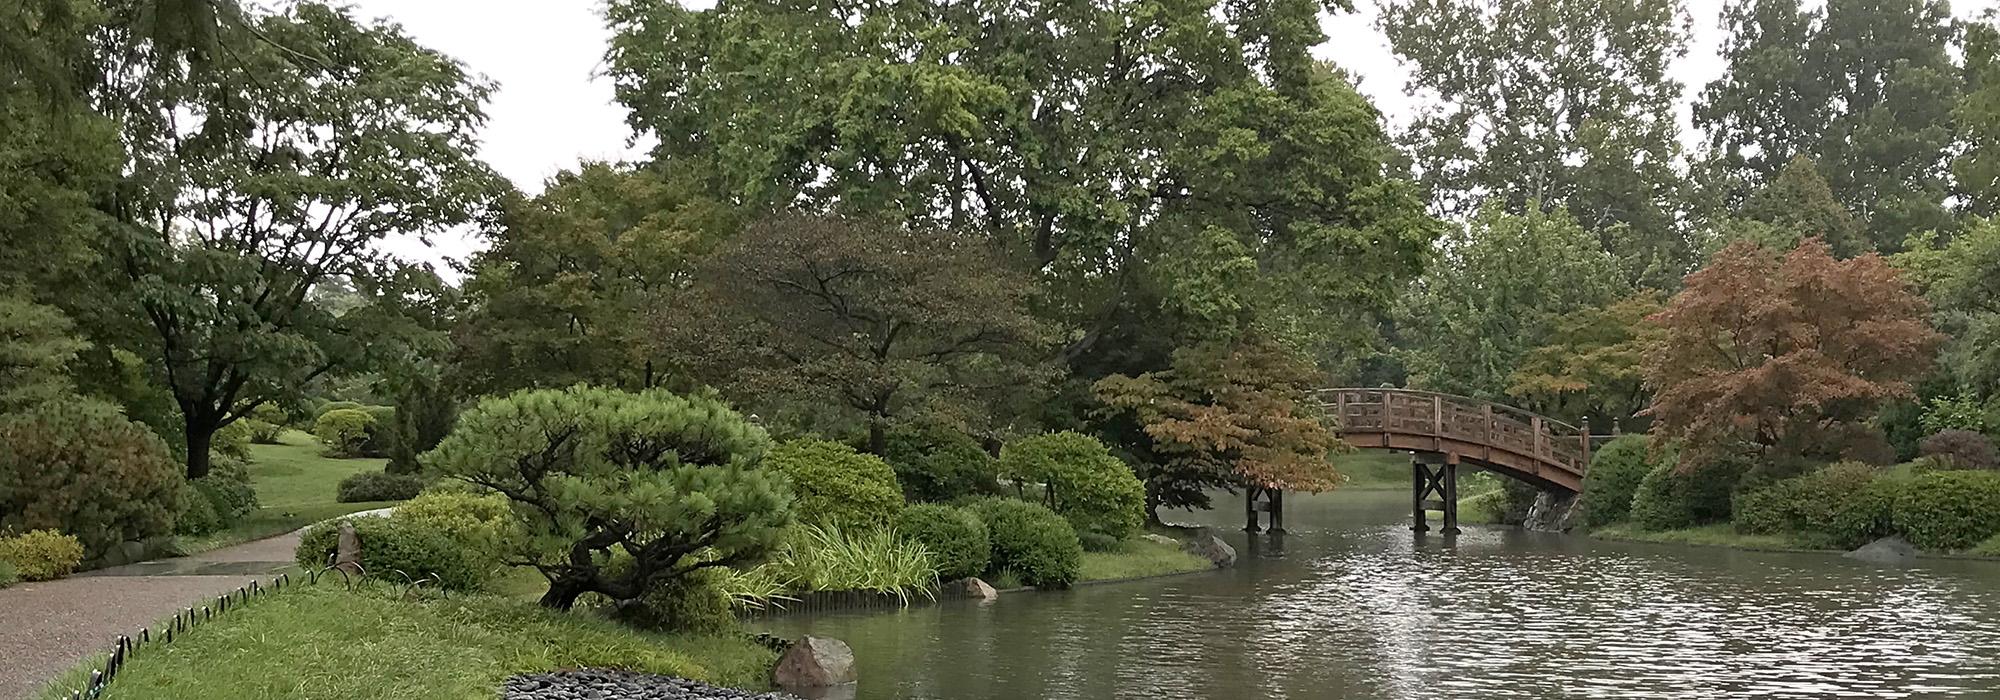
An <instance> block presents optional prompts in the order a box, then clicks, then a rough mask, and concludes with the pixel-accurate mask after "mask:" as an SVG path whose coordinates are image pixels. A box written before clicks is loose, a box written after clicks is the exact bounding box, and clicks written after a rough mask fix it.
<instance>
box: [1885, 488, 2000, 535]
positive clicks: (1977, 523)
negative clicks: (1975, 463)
mask: <svg viewBox="0 0 2000 700" xmlns="http://www.w3.org/2000/svg"><path fill="white" fill-rule="evenodd" d="M1890 518H1891V520H1892V521H1893V522H1894V524H1895V527H1896V530H1897V531H1898V532H1900V533H1902V534H1903V536H1904V537H1906V538H1908V539H1909V540H1910V543H1911V544H1914V545H1916V546H1918V547H1920V548H1922V549H1927V550H1931V551H1956V550H1960V549H1967V548H1970V547H1972V546H1973V545H1977V544H1979V543H1981V542H1983V541H1985V540H1986V539H1987V538H1989V537H1992V536H1993V535H1994V534H1996V533H2000V472H1993V471H1944V472H1930V473H1928V474H1919V475H1917V476H1914V477H1911V478H1910V479H1909V480H1908V481H1907V482H1905V483H1904V484H1902V488H1901V489H1899V491H1898V492H1897V494H1896V497H1895V506H1894V512H1893V513H1892V514H1891V516H1890Z"/></svg>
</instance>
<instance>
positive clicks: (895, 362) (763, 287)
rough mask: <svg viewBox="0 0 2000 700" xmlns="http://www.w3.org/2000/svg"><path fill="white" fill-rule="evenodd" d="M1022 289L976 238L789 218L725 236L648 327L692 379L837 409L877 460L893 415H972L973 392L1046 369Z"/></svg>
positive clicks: (770, 401)
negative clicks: (860, 430) (864, 436)
mask: <svg viewBox="0 0 2000 700" xmlns="http://www.w3.org/2000/svg"><path fill="white" fill-rule="evenodd" d="M1029 289H1030V287H1029V284H1028V282H1027V279H1026V277H1025V276H1024V275H1022V274H1020V273H1019V272H1017V271H1015V270H1012V269H1010V268H1009V266H1008V264H1007V263H1006V262H1005V261H1003V260H1001V259H1000V258H998V257H997V256H995V255H994V254H993V253H992V250H991V248H989V244H988V243H987V241H986V240H985V239H983V238H979V237H972V236H963V235H955V234H951V233H944V232H935V231H923V230H917V229H909V228H903V227H896V226H889V225H878V224H870V223H865V222H860V221H852V220H844V219H838V218H825V217H818V216H812V215H802V214H793V215H785V216H780V217H777V218H772V219H769V220H766V221H763V222H760V223H757V224H755V225H752V226H750V227H749V228H748V229H746V230H745V231H744V232H743V233H741V234H739V235H737V236H736V237H735V238H733V239H732V240H730V241H729V242H728V243H727V244H726V245H725V246H723V248H722V249H720V250H718V251H717V252H716V254H715V255H713V256H711V257H710V259H708V260H706V261H705V262H704V263H703V265H702V269H701V270H700V271H699V272H698V280H697V283H696V285H695V287H694V289H692V290H691V291H690V293H688V294H686V295H683V296H682V298H681V299H680V300H679V301H678V302H677V303H674V304H672V305H669V306H665V307H662V308H661V309H660V310H659V312H658V314H657V316H656V321H655V327H656V328H657V329H659V331H660V332H661V333H662V335H663V336H665V338H666V339H667V342H668V343H670V347H673V348H675V349H677V350H679V351H681V355H682V356H683V357H686V358H690V359H689V360H688V362H689V364H690V365H692V366H693V368H694V371H695V373H696V376H698V377H703V378H713V379H715V380H718V381H719V382H720V383H721V384H722V385H724V386H727V387H731V388H734V389H736V390H737V391H738V392H739V394H740V395H742V396H745V397H750V398H752V399H754V400H755V401H754V402H755V403H758V404H761V405H763V406H773V407H779V408H782V407H784V406H785V405H786V404H790V405H793V406H796V405H799V404H802V403H809V404H810V405H811V406H812V407H813V412H815V413H821V414H826V413H835V414H839V415H842V416H844V417H846V418H848V419H849V420H850V424H852V425H859V426H862V427H864V428H865V429H866V430H867V432H868V450H869V452H872V453H874V454H876V455H878V456H879V455H881V454H883V451H884V448H885V447H886V443H885V440H886V435H887V430H888V428H889V427H890V426H891V425H892V424H894V423H897V422H901V421H907V420H910V419H913V418H918V417H942V418H945V419H947V420H949V421H951V422H959V423H963V422H969V421H970V422H976V421H980V420H983V419H985V418H988V417H989V416H988V415H987V412H988V407H989V406H991V405H992V402H991V401H988V400H987V399H986V397H985V396H983V394H984V393H989V392H993V391H995V390H1000V389H1005V390H1006V391H1008V392H1023V391H1031V390H1032V387H1033V386H1034V384H1035V383H1036V382H1038V381H1039V380H1041V379H1043V378H1045V377H1046V372H1044V371H1042V367H1041V366H1040V363H1041V361H1042V360H1044V359H1045V358H1046V357H1047V355H1046V353H1045V348H1046V344H1047V341H1048V337H1047V334H1046V332H1045V329H1044V328H1043V326H1042V325H1041V324H1040V323H1039V322H1037V321H1036V320H1035V318H1034V317H1033V316H1031V315H1030V314H1029V313H1028V309H1027V301H1028V293H1029Z"/></svg>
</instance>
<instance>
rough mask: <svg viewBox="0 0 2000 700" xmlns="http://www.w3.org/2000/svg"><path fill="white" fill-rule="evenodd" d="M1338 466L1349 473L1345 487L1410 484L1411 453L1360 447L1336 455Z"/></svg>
mask: <svg viewBox="0 0 2000 700" xmlns="http://www.w3.org/2000/svg"><path fill="white" fill-rule="evenodd" d="M1332 461H1333V466H1334V468H1336V469H1338V470H1340V473H1341V475H1342V476H1346V477H1347V483H1345V484H1342V485H1341V488H1343V489H1361V490H1364V491H1374V490H1386V489H1407V488H1410V455H1408V454H1407V453H1403V452H1390V451H1388V450H1357V451H1354V452H1349V453H1347V454H1343V455H1335V456H1334V458H1333V460H1332Z"/></svg>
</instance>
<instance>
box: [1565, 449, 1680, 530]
mask: <svg viewBox="0 0 2000 700" xmlns="http://www.w3.org/2000/svg"><path fill="white" fill-rule="evenodd" d="M1652 452H1653V441H1652V440H1651V439H1650V438H1648V437H1647V436H1645V435H1624V436H1620V437H1618V438H1617V439H1615V440H1612V441H1611V442H1607V443H1605V444H1604V446H1603V447H1601V448H1598V450H1597V452H1596V454H1593V455H1591V458H1590V471H1588V472H1585V473H1584V476H1583V500H1584V503H1585V508H1584V521H1585V524H1587V525H1590V526H1591V527H1602V526H1605V525H1610V524H1612V523H1616V522H1621V521H1623V520H1625V519H1626V518H1629V517H1631V515H1632V496H1633V494H1635V493H1637V492H1638V491H1639V483H1640V482H1643V481H1645V480H1646V475H1647V474H1649V473H1651V472H1652V471H1653V469H1654V468H1656V467H1658V466H1660V465H1661V464H1671V463H1673V462H1674V457H1673V455H1672V454H1671V453H1669V454H1663V455H1661V458H1660V459H1657V460H1656V459H1654V458H1653V454H1652Z"/></svg>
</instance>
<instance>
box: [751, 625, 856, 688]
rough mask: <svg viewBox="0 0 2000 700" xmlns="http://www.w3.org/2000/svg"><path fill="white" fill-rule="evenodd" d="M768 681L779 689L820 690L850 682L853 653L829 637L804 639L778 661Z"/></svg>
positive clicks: (794, 644) (845, 644) (852, 670)
mask: <svg viewBox="0 0 2000 700" xmlns="http://www.w3.org/2000/svg"><path fill="white" fill-rule="evenodd" d="M771 681H772V682H774V683H776V684H778V686H780V687H783V688H824V687H828V686H835V685H844V684H847V683H853V682H854V650H853V649H849V648H848V647H847V643H846V642H842V641H840V640H838V639H834V638H831V637H814V636H812V635H806V636H804V637H801V638H799V641H797V642H795V643H793V644H792V648H790V649H787V650H785V655H784V656H780V657H778V665H777V667H776V668H773V669H771Z"/></svg>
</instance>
